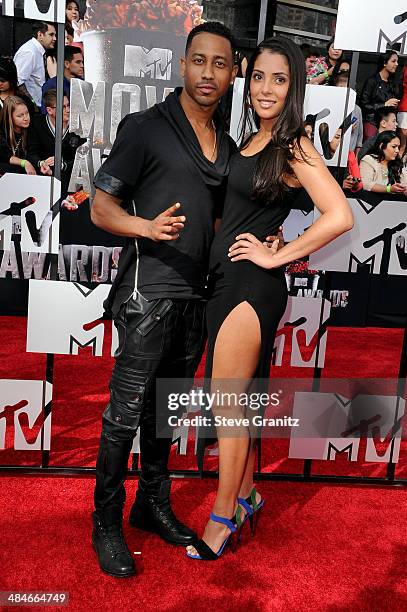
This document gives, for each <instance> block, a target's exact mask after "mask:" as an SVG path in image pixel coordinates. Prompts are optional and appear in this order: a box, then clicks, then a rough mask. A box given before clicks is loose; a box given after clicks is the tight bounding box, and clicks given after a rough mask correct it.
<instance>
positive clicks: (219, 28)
mask: <svg viewBox="0 0 407 612" xmlns="http://www.w3.org/2000/svg"><path fill="white" fill-rule="evenodd" d="M203 32H206V33H207V34H216V36H222V38H226V40H228V41H229V42H230V46H231V47H232V54H233V57H234V56H235V51H236V42H235V39H234V38H233V35H232V32H231V31H230V30H229V28H227V27H226V26H225V25H223V23H220V21H205V23H200V24H199V25H197V26H195V27H194V28H193V29H192V30H191V31H190V33H189V34H188V38H187V42H186V45H185V55H186V54H187V53H188V49H189V47H190V46H191V43H192V41H193V40H194V38H195V36H197V35H198V34H202V33H203Z"/></svg>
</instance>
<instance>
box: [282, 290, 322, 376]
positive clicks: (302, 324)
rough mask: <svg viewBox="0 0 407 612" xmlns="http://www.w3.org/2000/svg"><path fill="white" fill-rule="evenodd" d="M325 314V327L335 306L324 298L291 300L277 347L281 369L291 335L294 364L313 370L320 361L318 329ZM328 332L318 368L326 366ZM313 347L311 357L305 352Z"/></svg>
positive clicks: (289, 300) (292, 360) (283, 319)
mask: <svg viewBox="0 0 407 612" xmlns="http://www.w3.org/2000/svg"><path fill="white" fill-rule="evenodd" d="M321 308H323V312H322V325H324V323H326V321H327V320H328V319H329V315H330V313H331V303H330V302H329V300H325V299H322V298H312V299H311V298H306V297H289V298H288V304H287V308H286V311H285V313H284V315H283V317H282V319H281V321H280V325H279V328H278V331H277V335H276V340H275V344H274V351H275V358H274V363H275V365H277V366H280V365H282V360H283V353H284V346H285V341H286V338H288V336H291V357H290V365H292V366H294V367H300V368H301V367H302V368H313V367H315V364H316V360H317V346H318V330H319V322H320V317H321ZM326 341H327V332H326V330H324V333H323V335H322V338H321V341H320V345H319V355H318V364H317V365H318V367H320V368H322V367H323V366H324V363H325V352H326ZM310 348H311V350H312V354H311V357H307V356H306V355H305V352H306V351H307V352H308V351H309V350H310Z"/></svg>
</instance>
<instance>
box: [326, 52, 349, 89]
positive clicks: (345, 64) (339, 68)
mask: <svg viewBox="0 0 407 612" xmlns="http://www.w3.org/2000/svg"><path fill="white" fill-rule="evenodd" d="M344 73H345V74H346V76H347V77H348V82H347V84H346V87H348V83H349V76H350V61H349V60H347V59H346V58H343V59H341V60H340V62H337V63H336V64H335V67H334V69H333V70H332V74H331V76H330V77H329V81H328V85H333V86H335V85H336V80H337V78H338V75H339V74H344ZM344 87H345V86H344Z"/></svg>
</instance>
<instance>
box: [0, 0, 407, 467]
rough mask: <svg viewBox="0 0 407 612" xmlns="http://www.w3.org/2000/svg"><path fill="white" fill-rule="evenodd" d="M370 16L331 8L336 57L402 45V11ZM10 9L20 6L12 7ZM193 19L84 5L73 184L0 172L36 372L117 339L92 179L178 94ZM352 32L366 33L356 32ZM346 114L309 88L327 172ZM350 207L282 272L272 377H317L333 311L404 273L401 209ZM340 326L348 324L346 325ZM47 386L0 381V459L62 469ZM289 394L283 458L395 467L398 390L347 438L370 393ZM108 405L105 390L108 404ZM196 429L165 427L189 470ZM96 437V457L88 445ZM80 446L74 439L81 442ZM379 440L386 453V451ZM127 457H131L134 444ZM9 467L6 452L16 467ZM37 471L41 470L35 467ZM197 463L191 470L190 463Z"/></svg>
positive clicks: (324, 90) (56, 5) (1, 253)
mask: <svg viewBox="0 0 407 612" xmlns="http://www.w3.org/2000/svg"><path fill="white" fill-rule="evenodd" d="M15 4H17V3H14V2H13V1H11V0H3V14H4V15H7V16H13V15H14V10H15ZM367 4H369V7H367ZM372 4H375V3H374V2H372V1H369V3H359V4H358V6H357V7H356V6H355V5H354V3H353V4H352V6H350V2H348V1H347V0H341V1H340V3H339V14H338V26H337V40H336V42H335V44H336V46H337V47H340V48H344V49H350V50H354V49H358V50H374V51H377V50H382V46H383V44H384V43H383V42H382V41H383V40H388V42H389V41H396V40H400V41H401V42H402V44H405V38H406V27H405V26H406V23H407V21H406V19H405V13H403V7H402V6H401V5H402V4H403V2H398V1H397V2H396V1H395V2H394V5H395V9H394V11H393V9H392V11H390V12H391V14H393V12H394V16H393V17H392V18H390V17H389V18H388V23H387V22H386V23H384V21H383V23H381V24H380V23H379V22H380V15H381V11H379V3H377V5H378V10H377V11H375V10H372ZM18 5H19V8H21V3H18ZM348 5H349V6H348ZM399 5H400V6H399ZM404 8H405V7H404ZM23 11H24V16H25V18H27V19H42V20H49V21H53V22H56V21H59V22H60V23H63V22H64V20H65V1H63V2H62V1H61V0H51V2H50V4H49V8H48V11H47V12H46V13H43V12H40V11H39V8H38V6H37V3H36V2H35V1H34V0H24V2H23ZM355 11H357V12H358V18H357V19H355ZM349 15H351V16H352V19H351V20H350V19H349ZM386 19H387V15H386ZM392 19H393V21H392ZM201 20H202V7H201V6H200V3H198V2H196V1H194V0H192V1H190V2H188V3H186V2H183V1H182V0H179V2H157V3H145V2H135V3H133V5H131V6H129V5H128V4H127V3H119V2H105V1H103V0H94V1H93V2H88V3H87V9H86V13H85V15H84V16H83V19H82V20H81V21H80V22H79V23H77V24H75V28H76V37H77V38H78V40H80V42H81V43H82V45H83V50H84V59H85V80H80V79H73V80H72V82H71V100H70V103H71V104H70V107H71V108H70V125H69V130H70V132H72V133H74V134H75V135H77V136H78V138H79V139H80V142H81V144H80V145H79V146H78V147H77V150H76V155H75V160H74V164H73V168H72V173H71V177H70V180H69V186H68V187H67V190H65V191H64V190H63V188H62V186H61V183H60V182H59V181H57V180H56V179H54V178H52V177H47V176H28V175H24V174H18V175H17V174H5V175H3V176H2V177H1V178H0V191H1V195H2V197H1V199H0V287H1V284H2V283H5V281H7V285H5V284H3V286H4V287H5V289H6V291H7V292H9V294H10V295H11V296H12V295H13V283H14V284H15V285H14V286H17V284H18V283H21V282H23V281H25V282H28V285H29V290H28V316H27V336H26V347H25V349H26V351H27V353H29V354H32V353H34V354H36V355H38V358H39V359H40V358H42V362H41V363H43V355H50V354H53V355H58V356H59V355H64V356H70V357H69V364H70V365H69V366H67V365H66V364H67V363H68V362H64V363H65V366H64V367H72V368H74V367H75V359H76V357H77V356H81V355H83V354H86V355H87V356H88V359H89V360H98V358H100V357H101V356H103V357H110V356H113V355H114V352H115V350H116V348H117V344H118V339H117V334H116V331H115V328H114V325H113V326H112V322H111V321H108V320H105V319H103V318H102V317H103V301H104V299H105V298H106V296H107V294H108V292H109V288H110V284H111V282H112V281H113V280H114V278H115V275H116V272H117V265H118V260H119V256H120V252H121V249H122V247H123V241H121V239H119V238H117V237H114V236H112V235H109V234H106V233H105V232H102V231H101V230H99V229H97V228H96V227H94V226H93V225H92V223H91V221H90V206H91V201H92V196H93V178H94V176H95V173H96V172H97V170H98V169H99V167H100V166H101V164H102V163H103V159H104V158H105V157H106V156H107V155H108V154H109V151H110V149H111V146H112V143H113V142H114V139H115V135H116V131H117V127H118V125H119V123H120V121H121V119H122V118H123V117H124V116H125V115H126V114H127V113H129V112H138V111H141V110H144V109H147V108H149V107H151V106H152V105H154V104H155V103H156V102H160V101H162V100H163V99H165V97H166V96H167V95H168V94H169V93H170V92H171V91H173V89H174V88H175V87H176V86H178V85H180V84H181V79H180V74H179V63H180V58H181V57H182V55H183V52H184V47H185V42H186V36H187V34H188V32H189V31H190V29H191V28H192V27H193V26H194V25H197V24H198V23H200V22H201ZM362 22H363V23H365V26H364V28H363V32H361V30H360V27H359V25H360V23H362ZM370 24H371V25H370ZM356 26H357V28H356ZM403 28H404V29H403ZM356 30H357V31H356ZM403 36H404V38H403ZM372 47H374V49H373V48H372ZM242 91H243V90H242V80H239V79H238V80H237V81H236V83H235V85H234V98H233V107H232V117H231V133H232V135H234V136H235V135H236V134H237V132H238V123H239V118H240V109H241V102H242ZM355 102H356V93H355V91H353V90H352V89H347V88H336V87H319V86H313V85H308V86H307V91H306V98H305V115H304V119H305V117H312V118H313V125H314V130H313V140H314V143H315V146H316V148H317V149H318V151H319V152H320V153H321V155H322V156H323V157H324V159H325V161H326V163H327V165H328V166H330V167H335V168H345V167H346V166H347V159H348V152H349V146H350V137H351V130H352V126H353V124H352V112H353V110H354V108H355ZM335 136H337V137H339V138H336V140H337V142H339V146H338V147H337V148H336V150H335V151H332V149H329V147H327V146H326V145H327V143H330V142H331V141H333V140H334V138H335ZM68 194H71V198H70V199H69V195H68ZM72 194H74V195H72ZM301 198H302V199H299V200H298V201H297V202H296V203H295V207H294V208H293V210H292V212H291V214H290V216H289V218H288V220H287V222H286V224H285V226H284V235H285V239H286V240H287V241H289V240H293V239H295V238H296V237H297V236H299V235H301V234H302V233H303V232H304V231H305V230H306V229H307V227H309V225H311V223H312V222H313V221H314V219H316V218H317V217H318V212H317V211H314V210H313V205H312V202H310V201H309V199H307V197H304V196H301ZM66 201H70V203H71V204H72V202H74V203H75V204H76V206H73V207H71V208H72V210H69V209H68V208H67V207H66V206H64V202H66ZM349 203H350V206H351V207H352V210H353V213H354V219H355V225H354V228H353V229H352V230H351V231H350V232H348V233H347V234H346V235H344V236H342V237H340V238H338V239H337V240H336V241H334V242H333V243H331V244H330V245H328V246H327V247H325V248H324V249H321V250H320V251H319V252H317V253H315V254H313V255H312V256H311V257H310V260H309V263H306V262H293V264H292V265H290V266H289V267H288V268H287V271H286V278H287V284H288V287H289V289H290V298H289V301H288V305H287V309H286V312H285V314H284V316H283V318H282V320H281V322H280V326H279V329H278V332H277V336H276V340H275V346H274V354H273V364H274V367H276V368H278V367H279V366H281V365H282V364H283V355H285V356H286V361H285V365H289V366H290V367H291V368H296V370H295V372H296V376H298V372H299V371H301V369H302V371H304V373H305V372H306V373H307V375H310V373H311V372H312V370H313V369H315V368H318V369H322V368H324V366H325V356H326V351H327V348H329V347H330V344H329V343H330V337H329V331H328V330H327V323H328V321H331V322H332V320H334V316H335V314H334V313H335V311H340V310H343V311H346V312H349V311H352V309H354V311H355V312H356V311H357V310H358V308H359V309H361V310H362V311H363V310H365V308H366V299H367V297H366V285H365V284H364V283H369V282H371V279H372V278H374V277H390V276H392V277H393V276H397V277H400V278H401V277H404V276H406V274H407V248H406V240H407V231H406V229H407V223H406V219H407V217H406V212H405V211H406V201H404V202H403V201H400V200H397V198H394V197H390V196H389V197H386V198H381V197H380V196H378V195H377V194H376V195H375V194H368V193H366V192H360V193H358V194H357V195H355V196H354V197H352V199H350V200H349ZM52 262H54V265H52ZM362 266H363V269H364V270H365V271H366V270H368V272H369V274H366V275H365V276H364V277H363V279H364V280H363V282H362V281H361V278H362V277H361V276H360V274H359V272H360V269H361V267H362ZM326 272H332V273H333V272H337V273H347V274H346V277H345V281H344V280H343V277H341V281H340V283H339V284H340V286H341V288H340V289H335V286H332V287H331V292H330V294H329V298H330V299H326V298H327V297H328V295H326V292H325V293H323V288H324V276H325V273H326ZM333 278H335V277H333ZM337 278H339V276H338V277H337ZM10 281H12V282H10ZM352 293H353V294H354V295H352ZM355 316H356V318H357V315H355ZM339 320H341V319H340V317H339ZM343 321H344V322H345V323H346V317H345V318H344V319H342V322H343ZM331 348H333V349H334V347H331ZM298 368H299V369H300V370H298ZM48 378H49V377H48ZM51 378H52V377H51ZM52 383H53V380H50V379H48V380H45V375H44V380H25V379H21V380H15V379H10V380H9V379H2V380H0V451H1V450H4V451H7V450H12V451H19V452H20V451H21V452H23V451H27V450H30V451H40V450H43V451H51V464H52V465H54V466H55V465H57V464H58V463H57V462H53V461H52V450H53V448H54V447H53V427H52V419H53V418H54V416H53V409H52V406H53V405H54V403H55V401H56V400H58V401H61V397H59V396H58V386H56V385H55V384H54V385H53V384H52ZM280 383H281V385H283V384H284V383H282V382H281V381H279V382H278V383H276V384H280ZM272 384H273V380H272ZM294 387H295V386H294ZM294 387H292V388H291V393H287V397H290V398H291V399H290V402H291V403H290V406H285V408H286V409H287V410H288V412H290V414H291V415H292V416H293V418H296V419H297V420H298V422H299V423H300V426H299V427H297V428H295V429H294V428H293V430H292V432H290V433H289V434H288V435H287V436H286V437H287V438H288V442H289V448H288V449H287V450H288V457H289V458H292V459H322V460H326V461H330V460H332V461H333V460H335V458H336V455H337V454H338V453H340V454H342V455H343V454H345V455H346V456H347V458H348V459H349V461H355V460H356V459H358V460H363V461H367V462H382V463H383V462H388V461H392V462H393V463H396V462H397V460H398V457H399V451H400V438H401V423H402V416H403V414H404V403H403V402H402V401H401V400H400V398H399V397H398V396H397V394H395V393H394V391H395V389H393V392H390V391H386V392H382V391H379V392H378V393H377V394H376V395H374V394H373V395H370V396H369V397H370V398H371V399H372V398H375V399H374V402H373V403H372V406H373V407H372V408H371V410H372V411H373V412H372V413H370V412H369V411H367V413H366V414H365V413H364V417H363V419H362V420H361V421H360V422H362V421H363V422H365V420H367V422H368V423H371V426H370V425H369V426H368V427H367V429H366V427H365V429H363V428H362V429H361V428H360V427H361V426H360V423H359V425H357V426H356V425H355V427H356V429H355V427H353V428H352V427H351V426H350V424H351V423H353V421H352V419H351V418H350V417H351V415H354V414H355V411H356V412H357V413H358V414H359V411H358V408H357V406H358V402H359V403H360V402H361V401H362V399H363V398H364V397H365V395H366V393H364V394H363V393H360V392H358V393H356V394H355V395H351V394H350V391H349V390H347V392H349V393H348V395H347V394H346V392H344V393H343V394H342V395H338V394H335V393H333V392H329V391H326V392H319V393H317V392H316V391H315V390H314V389H312V388H309V385H308V388H305V389H304V388H302V386H301V385H300V384H299V385H298V386H297V388H294ZM107 393H108V390H107V386H106V397H105V399H106V398H107ZM79 395H80V396H82V395H85V396H86V397H88V395H87V391H86V389H84V388H77V389H74V390H73V394H72V397H71V400H70V404H69V405H68V404H67V403H66V402H65V404H64V406H65V409H66V415H67V416H66V419H67V420H66V421H64V417H61V414H59V416H58V419H59V428H58V440H57V443H56V444H57V446H58V450H59V451H60V450H61V445H62V446H63V444H64V437H63V426H66V428H69V430H70V435H71V437H72V431H71V430H72V427H73V425H72V421H71V419H72V416H73V415H74V414H75V397H78V396H79ZM361 398H362V399H361ZM62 399H63V398H62ZM89 401H90V402H92V401H93V400H89ZM375 402H376V403H375ZM362 403H363V402H362ZM91 407H92V411H93V412H91V413H89V414H88V415H87V418H88V419H89V420H90V421H92V427H93V428H94V430H95V432H97V431H98V430H99V420H100V415H101V412H102V410H103V408H104V405H101V404H100V402H99V404H97V405H96V406H94V405H93V404H92V405H91ZM379 408H380V409H379ZM329 410H332V418H330V419H329V422H328V424H326V426H324V427H323V428H322V430H321V423H322V422H323V419H322V416H323V415H326V413H327V411H329ZM191 411H192V412H193V409H192V408H191ZM61 423H62V432H61ZM95 423H96V424H97V425H95ZM357 427H359V429H357ZM369 427H370V429H369ZM372 428H374V440H375V441H374V442H369V443H368V446H367V448H366V452H365V451H363V453H362V451H360V447H361V446H362V438H366V437H369V435H370V434H371V432H372V431H373V429H372ZM198 429H199V427H198ZM198 429H197V427H193V426H179V427H177V428H176V429H175V431H174V441H176V442H177V444H176V448H177V452H178V453H179V454H181V455H182V454H183V455H187V453H190V454H192V458H193V459H194V453H195V450H196V447H195V446H193V447H192V450H191V446H188V444H187V442H188V439H189V438H191V437H192V439H195V440H197V439H198V437H199V431H198ZM27 432H30V435H29V436H28V437H29V440H30V441H29V442H28V441H27V437H26V434H27ZM33 432H34V433H33ZM95 436H96V437H94V438H92V444H93V446H92V449H93V450H95V447H96V444H97V433H95ZM79 440H80V438H79V437H78V444H79ZM377 442H379V443H381V444H384V445H385V447H386V449H385V451H383V452H382V453H380V452H379V450H378V449H377V445H376V443H377ZM372 445H373V446H372ZM93 450H92V452H93ZM133 451H134V452H135V453H138V451H139V443H138V438H136V439H135V441H134V446H133ZM213 454H216V450H213V449H212V450H210V451H209V456H210V455H213ZM362 455H363V457H362ZM5 456H6V455H5V454H3V457H5ZM21 456H23V455H21ZM95 457H96V450H95V452H94V458H95ZM16 461H17V460H16V454H15V453H14V454H13V462H16ZM22 461H24V459H23V460H22ZM40 461H41V459H40V458H39V459H37V463H39V462H40ZM34 463H35V460H34ZM91 463H92V462H91ZM1 464H3V465H4V464H7V461H4V460H2V454H1V453H0V465H1ZM194 464H195V459H194V461H193V462H191V464H190V465H191V466H193V465H194Z"/></svg>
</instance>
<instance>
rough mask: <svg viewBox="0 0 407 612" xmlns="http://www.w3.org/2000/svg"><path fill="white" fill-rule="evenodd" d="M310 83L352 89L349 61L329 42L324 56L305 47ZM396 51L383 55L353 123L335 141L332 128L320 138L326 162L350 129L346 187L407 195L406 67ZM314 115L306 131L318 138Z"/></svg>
mask: <svg viewBox="0 0 407 612" xmlns="http://www.w3.org/2000/svg"><path fill="white" fill-rule="evenodd" d="M302 50H303V53H304V57H305V64H306V71H307V82H308V83H309V84H311V85H331V86H335V87H348V86H349V84H350V68H351V62H350V58H348V57H346V55H345V54H344V52H343V50H341V49H335V47H334V42H333V40H330V41H329V43H328V45H327V48H326V50H325V53H323V52H321V51H320V50H318V49H317V48H315V47H310V46H308V45H303V46H302ZM399 65H400V59H399V54H398V53H397V51H395V50H393V49H389V50H388V51H386V53H385V54H384V55H381V56H380V57H379V61H378V66H377V71H376V73H375V74H374V75H372V76H370V77H369V78H368V79H367V80H366V82H365V83H364V84H363V87H362V89H361V93H360V95H359V98H358V103H357V104H356V106H355V110H354V111H353V113H352V117H351V122H350V124H349V123H348V124H346V120H345V122H344V123H343V125H342V126H341V127H340V128H339V129H338V130H337V132H336V133H335V134H334V136H333V138H332V139H330V136H329V130H328V126H327V124H325V125H321V126H320V130H319V135H320V139H321V143H322V148H323V151H324V156H325V158H326V159H332V158H333V156H334V155H335V152H336V150H337V148H338V147H339V145H340V142H341V137H342V135H343V134H344V133H345V131H346V129H349V128H350V129H351V130H352V132H351V139H350V150H349V157H348V172H347V174H346V175H345V177H344V178H343V179H342V187H343V188H344V189H346V190H350V191H359V190H360V189H365V190H367V191H372V192H376V193H392V194H399V195H402V196H403V195H404V196H405V197H407V147H406V143H407V66H404V68H403V69H402V70H400V66H399ZM314 127H315V117H313V116H308V117H307V118H306V120H305V130H306V132H307V135H308V136H309V137H310V138H313V137H314Z"/></svg>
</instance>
